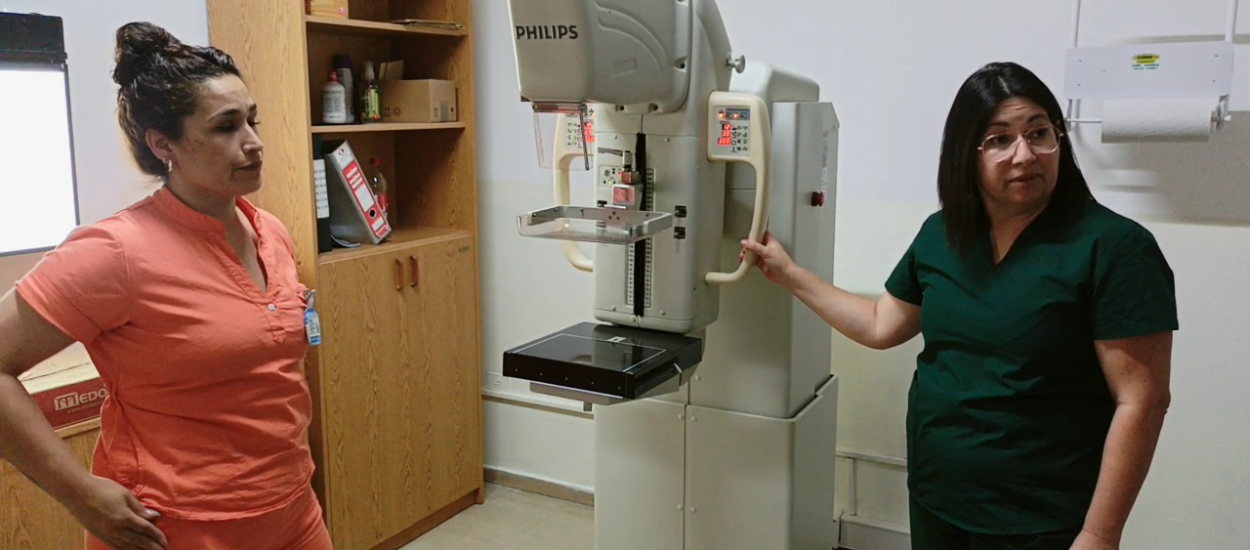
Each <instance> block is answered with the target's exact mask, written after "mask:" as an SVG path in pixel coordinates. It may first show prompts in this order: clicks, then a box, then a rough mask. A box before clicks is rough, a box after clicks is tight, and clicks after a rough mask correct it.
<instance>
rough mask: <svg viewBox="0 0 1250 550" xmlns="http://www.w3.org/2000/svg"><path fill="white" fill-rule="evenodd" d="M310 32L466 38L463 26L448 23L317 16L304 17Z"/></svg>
mask: <svg viewBox="0 0 1250 550" xmlns="http://www.w3.org/2000/svg"><path fill="white" fill-rule="evenodd" d="M304 21H305V22H306V23H307V24H308V30H309V31H311V32H324V33H342V34H359V35H366V36H418V35H428V36H467V33H465V31H464V28H463V26H461V25H460V24H459V23H453V22H450V21H446V22H444V21H422V22H415V23H408V24H403V25H400V24H396V23H383V22H377V21H357V20H352V19H340V18H337V17H323V16H317V15H307V16H304Z"/></svg>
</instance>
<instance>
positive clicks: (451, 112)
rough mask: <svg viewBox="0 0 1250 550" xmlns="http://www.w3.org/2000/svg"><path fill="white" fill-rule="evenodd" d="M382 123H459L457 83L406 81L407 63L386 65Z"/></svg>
mask: <svg viewBox="0 0 1250 550" xmlns="http://www.w3.org/2000/svg"><path fill="white" fill-rule="evenodd" d="M380 72H381V74H379V75H378V80H379V83H380V84H381V86H382V122H416V123H424V122H457V121H459V120H460V114H459V112H457V104H456V103H457V101H456V83H455V82H454V81H451V80H437V79H419V80H402V79H401V78H402V76H403V74H404V68H403V62H402V61H398V62H389V63H383V64H382V67H381V71H380Z"/></svg>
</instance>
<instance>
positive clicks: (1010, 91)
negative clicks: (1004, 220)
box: [937, 62, 1093, 257]
mask: <svg viewBox="0 0 1250 550" xmlns="http://www.w3.org/2000/svg"><path fill="white" fill-rule="evenodd" d="M1012 98H1024V99H1028V100H1030V101H1032V102H1034V103H1036V104H1038V105H1039V106H1041V108H1042V109H1044V110H1045V111H1046V114H1047V117H1048V118H1049V119H1050V122H1051V124H1054V125H1055V127H1056V128H1058V129H1059V130H1060V131H1063V130H1065V128H1066V120H1065V119H1064V116H1063V109H1062V108H1061V107H1060V106H1059V101H1058V100H1057V99H1055V95H1054V94H1053V93H1051V91H1050V88H1048V87H1046V84H1045V83H1044V82H1042V80H1041V79H1040V78H1038V77H1037V75H1035V74H1033V72H1032V71H1029V70H1028V69H1026V68H1024V67H1021V66H1020V65H1018V64H1015V63H1007V62H1000V63H990V64H988V65H985V66H984V67H981V68H980V69H978V70H977V71H976V72H974V73H972V75H971V76H969V77H968V79H967V80H965V81H964V83H963V86H961V87H960V88H959V92H958V93H957V94H955V101H954V104H952V105H951V110H950V114H949V115H947V118H946V129H945V130H944V133H943V136H942V154H941V158H940V160H939V163H938V182H937V184H938V199H939V200H940V201H941V204H942V218H943V221H944V222H945V225H946V236H947V239H948V241H949V242H950V245H951V247H952V248H954V249H956V250H958V251H959V252H960V253H961V255H963V256H965V257H967V255H968V253H969V252H970V251H971V250H972V247H973V245H974V244H975V243H976V241H977V239H980V238H983V237H985V235H986V234H987V231H989V218H988V216H987V214H986V212H985V203H984V201H983V199H982V197H981V186H980V181H981V170H980V160H979V159H980V154H979V151H978V149H977V147H979V146H980V145H981V139H982V138H983V137H984V135H985V131H986V130H987V129H988V128H989V125H990V122H991V119H992V118H993V116H994V112H995V110H997V109H998V106H999V105H1000V104H1002V103H1003V102H1004V101H1007V100H1009V99H1012ZM1059 147H1060V157H1059V177H1058V181H1056V183H1055V191H1054V193H1053V195H1052V196H1051V199H1050V203H1049V205H1048V206H1047V209H1055V210H1056V211H1059V212H1070V211H1071V210H1073V209H1074V208H1076V207H1078V206H1080V205H1082V204H1085V203H1087V202H1089V201H1092V200H1093V194H1092V193H1091V192H1090V189H1089V184H1088V183H1086V181H1085V175H1084V174H1082V173H1081V168H1080V167H1079V166H1078V165H1077V163H1076V156H1075V155H1074V154H1073V152H1072V143H1071V142H1070V141H1069V140H1068V138H1067V136H1066V135H1065V136H1063V137H1061V138H1060V143H1059Z"/></svg>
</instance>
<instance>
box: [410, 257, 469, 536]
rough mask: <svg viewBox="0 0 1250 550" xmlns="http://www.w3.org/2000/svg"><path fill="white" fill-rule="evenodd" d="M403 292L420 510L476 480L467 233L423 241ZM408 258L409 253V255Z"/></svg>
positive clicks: (437, 505)
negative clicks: (412, 282) (413, 280)
mask: <svg viewBox="0 0 1250 550" xmlns="http://www.w3.org/2000/svg"><path fill="white" fill-rule="evenodd" d="M414 252H415V260H416V262H417V265H418V270H417V271H418V275H419V277H420V279H419V281H418V283H417V285H416V287H415V288H414V290H415V292H414V293H412V295H411V297H410V300H411V301H412V302H413V303H414V304H415V305H414V306H413V307H411V308H410V310H411V311H414V312H420V317H410V318H409V326H408V327H406V328H407V335H406V336H407V338H408V339H409V341H410V342H412V343H413V345H411V346H410V349H413V351H414V353H415V359H416V360H417V364H416V367H417V374H416V376H417V392H416V395H417V403H416V407H417V411H416V413H417V415H416V417H414V418H413V420H414V422H415V423H416V426H415V427H416V428H417V433H416V434H414V438H413V439H412V441H411V444H412V445H414V447H415V449H414V454H415V455H416V456H418V457H420V462H419V465H418V466H419V468H420V476H419V477H420V479H422V480H423V481H424V483H425V486H424V487H422V491H421V494H422V496H424V497H425V499H424V500H423V501H420V502H414V503H411V504H413V505H415V506H414V508H415V509H417V510H419V511H420V513H421V516H422V517H424V516H425V515H427V514H429V513H432V512H435V511H437V510H439V509H441V508H443V507H444V506H447V505H448V504H451V503H452V502H454V501H456V500H458V499H460V498H461V497H463V496H465V495H467V494H469V493H472V492H473V491H475V490H479V489H481V488H482V484H483V472H482V460H483V457H482V454H483V451H482V404H481V391H482V389H481V388H482V384H481V360H480V351H479V349H480V346H479V340H480V337H479V320H478V307H477V300H478V272H477V263H476V261H475V259H474V257H475V252H474V250H473V249H472V239H471V238H470V237H468V236H466V237H462V238H456V239H452V240H447V241H441V242H436V243H432V244H428V245H425V246H422V247H421V248H419V249H417V250H416V251H414ZM413 259H414V258H413V257H410V258H409V261H412V260H413Z"/></svg>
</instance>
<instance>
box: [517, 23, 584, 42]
mask: <svg viewBox="0 0 1250 550" xmlns="http://www.w3.org/2000/svg"><path fill="white" fill-rule="evenodd" d="M578 36H579V35H578V34H577V25H529V26H518V27H517V28H516V39H517V40H564V39H568V40H577V38H578Z"/></svg>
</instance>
